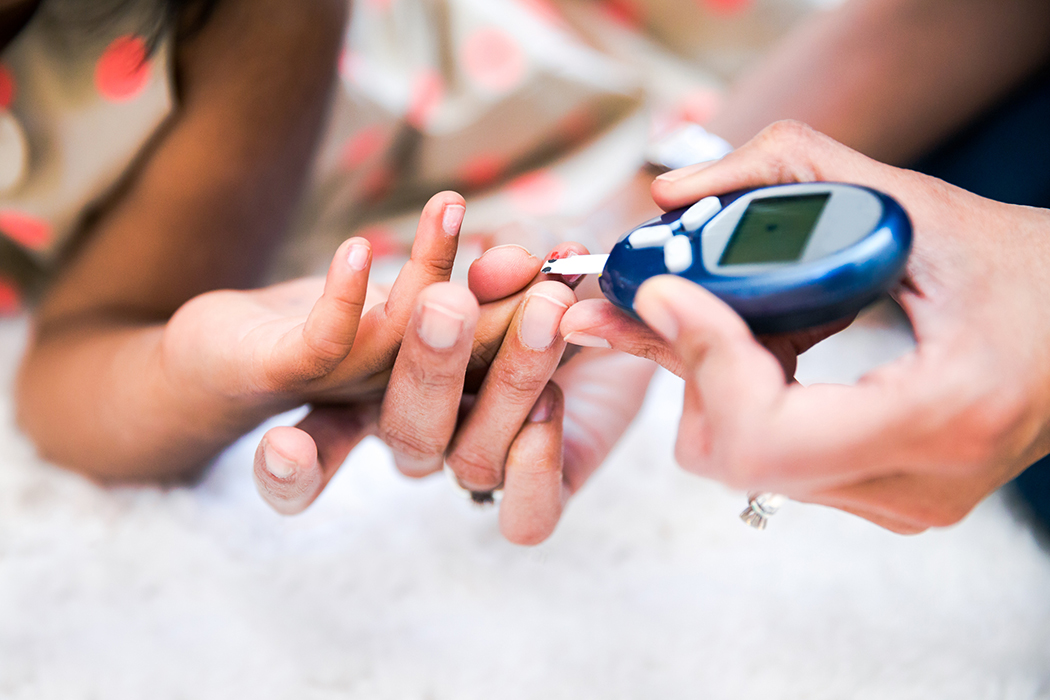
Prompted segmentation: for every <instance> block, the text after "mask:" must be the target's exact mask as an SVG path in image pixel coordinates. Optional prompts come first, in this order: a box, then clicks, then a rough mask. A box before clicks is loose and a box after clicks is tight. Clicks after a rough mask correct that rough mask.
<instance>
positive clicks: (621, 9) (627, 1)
mask: <svg viewBox="0 0 1050 700" xmlns="http://www.w3.org/2000/svg"><path fill="white" fill-rule="evenodd" d="M601 9H602V12H603V13H604V14H605V16H606V17H608V18H609V19H611V20H613V21H614V22H616V23H617V24H620V25H623V26H624V27H627V28H628V29H639V28H641V26H642V25H643V24H645V17H644V15H643V14H642V8H641V7H639V6H638V5H636V4H635V3H633V2H631V0H605V2H603V3H602V5H601Z"/></svg>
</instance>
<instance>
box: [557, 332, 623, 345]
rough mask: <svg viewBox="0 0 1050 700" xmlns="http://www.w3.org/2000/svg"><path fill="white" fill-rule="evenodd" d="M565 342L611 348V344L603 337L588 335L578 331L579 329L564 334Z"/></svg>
mask: <svg viewBox="0 0 1050 700" xmlns="http://www.w3.org/2000/svg"><path fill="white" fill-rule="evenodd" d="M565 342H566V343H572V344H573V345H581V346H583V347H585V348H611V347H612V345H610V344H609V341H608V340H606V339H605V338H599V337H598V336H596V335H589V334H587V333H580V332H579V331H573V332H572V333H569V334H568V335H567V336H565Z"/></svg>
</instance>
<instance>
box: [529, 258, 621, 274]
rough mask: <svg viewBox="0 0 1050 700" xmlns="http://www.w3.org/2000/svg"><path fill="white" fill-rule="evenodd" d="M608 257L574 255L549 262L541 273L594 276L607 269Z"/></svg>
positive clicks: (544, 264) (544, 265)
mask: <svg viewBox="0 0 1050 700" xmlns="http://www.w3.org/2000/svg"><path fill="white" fill-rule="evenodd" d="M608 259H609V256H608V255H573V256H572V257H571V258H562V259H561V260H548V261H547V262H545V263H543V267H542V268H541V269H540V272H544V273H546V274H548V275H593V274H597V273H599V272H601V271H602V270H604V269H605V261H606V260H608Z"/></svg>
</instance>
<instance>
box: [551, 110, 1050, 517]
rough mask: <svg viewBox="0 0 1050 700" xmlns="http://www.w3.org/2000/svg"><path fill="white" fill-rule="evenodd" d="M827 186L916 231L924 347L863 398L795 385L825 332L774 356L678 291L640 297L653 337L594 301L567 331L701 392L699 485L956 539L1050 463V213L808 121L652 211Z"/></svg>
mask: <svg viewBox="0 0 1050 700" xmlns="http://www.w3.org/2000/svg"><path fill="white" fill-rule="evenodd" d="M821 180H828V181H841V182H850V183H855V184H859V185H867V186H870V187H873V188H875V189H878V190H881V191H883V192H886V193H887V194H890V195H892V196H893V197H895V198H896V199H897V200H898V201H899V202H900V203H901V204H902V205H903V206H904V208H905V210H906V211H907V212H908V213H909V215H910V216H911V219H912V222H913V225H914V244H913V250H912V254H911V258H910V260H909V263H908V267H907V273H906V277H905V280H904V282H903V283H902V285H901V286H900V287H899V288H898V289H897V290H896V291H895V293H894V297H895V298H896V300H897V302H898V303H899V304H900V305H901V307H902V308H903V309H904V311H905V312H906V314H907V315H908V318H909V319H910V321H911V324H912V326H913V328H914V331H915V336H916V341H917V346H916V348H915V350H914V351H913V352H911V353H909V354H907V355H905V356H904V357H901V358H899V359H898V360H896V361H894V362H892V363H890V364H888V365H885V366H882V367H879V368H877V369H875V370H873V371H871V372H869V373H868V374H867V375H865V376H864V377H863V378H862V379H861V380H860V381H859V382H858V384H857V385H856V386H837V385H814V386H810V387H805V388H804V387H802V386H800V385H798V384H795V383H791V382H789V381H785V369H787V370H791V369H792V368H793V362H794V354H796V353H797V352H798V351H800V350H802V349H804V348H806V347H808V346H809V345H810V344H812V342H815V341H816V340H818V339H819V338H820V337H821V335H822V333H821V332H817V333H813V332H810V333H807V334H799V335H795V336H784V337H780V338H776V339H772V340H771V339H764V340H766V341H767V344H768V345H770V348H775V349H776V354H774V353H773V352H771V351H770V348H767V347H766V346H764V345H763V344H762V342H760V340H761V339H756V338H755V337H754V336H753V335H752V334H751V332H750V331H749V329H748V328H747V326H746V325H745V324H744V322H743V321H742V319H741V318H740V317H739V316H737V315H736V314H735V313H734V312H733V311H732V310H731V309H730V308H729V307H728V306H726V305H725V304H724V303H722V302H721V301H720V300H718V299H717V298H715V297H714V296H713V295H711V294H709V293H708V292H706V291H705V290H704V289H702V288H701V287H699V286H697V285H695V284H693V283H690V282H688V281H686V280H684V279H682V278H678V277H673V276H663V277H659V278H655V279H653V280H650V281H648V282H647V283H646V284H644V285H643V286H642V287H641V289H640V290H639V292H638V295H637V297H636V300H635V310H636V311H637V313H638V314H639V316H641V318H642V319H644V320H645V322H646V323H647V324H648V326H649V327H650V328H651V329H653V330H650V328H645V327H643V326H642V325H641V324H638V323H636V322H632V321H631V320H630V319H628V318H627V317H626V316H625V315H623V314H620V313H618V312H617V311H616V310H615V309H614V308H613V307H611V305H609V304H607V303H605V302H602V301H588V302H581V303H580V304H578V305H576V306H574V307H573V308H572V309H570V310H569V312H568V313H566V314H565V317H564V318H563V320H562V331H563V333H564V334H566V337H567V338H568V339H569V340H570V341H572V340H573V339H574V336H575V337H576V338H583V339H584V340H587V341H589V342H591V343H592V344H593V343H594V342H597V341H598V340H601V341H605V342H608V343H609V344H611V346H612V347H614V348H618V349H622V350H625V351H627V352H631V353H634V354H638V355H643V356H647V357H652V358H654V359H657V360H658V361H660V362H661V363H662V364H664V365H665V366H667V367H668V368H669V369H671V370H673V371H675V372H677V373H678V374H680V375H681V376H683V377H684V378H685V380H686V388H685V406H684V413H683V417H682V421H681V424H680V426H679V434H678V442H677V451H676V455H677V459H678V461H679V462H680V463H681V464H682V465H683V466H684V467H685V468H687V469H689V470H690V471H693V472H695V473H697V474H701V475H704V476H708V477H711V478H714V479H717V480H719V481H722V482H724V483H727V484H729V485H731V486H735V487H740V488H746V489H752V490H754V489H758V490H763V491H767V490H768V491H776V492H780V493H784V494H787V495H789V496H791V497H793V498H795V499H797V500H802V501H810V502H815V503H822V504H826V505H829V506H833V507H836V508H840V509H842V510H845V511H849V512H851V513H854V514H857V515H859V516H861V517H864V518H867V519H868V520H871V521H872V522H875V523H878V524H879V525H882V526H884V527H886V528H889V529H891V530H894V531H897V532H902V533H914V532H920V531H922V530H924V529H926V528H928V527H933V526H946V525H950V524H952V523H955V522H957V521H959V520H960V519H961V518H963V517H964V516H965V515H966V514H967V513H968V512H969V511H970V510H971V509H972V508H973V507H974V506H975V505H976V504H977V503H978V502H979V501H980V500H981V499H983V498H984V497H985V496H986V495H988V494H989V493H991V492H992V491H993V490H995V489H996V488H998V487H999V486H1000V485H1002V484H1004V483H1005V482H1007V481H1009V480H1010V479H1012V478H1013V477H1014V476H1016V475H1017V474H1018V473H1020V472H1021V471H1022V470H1023V469H1024V468H1025V467H1027V466H1028V465H1029V464H1031V463H1032V462H1033V461H1035V460H1036V459H1037V458H1039V457H1041V456H1042V455H1045V454H1046V453H1047V452H1048V451H1050V305H1048V304H1047V300H1048V299H1050V275H1048V274H1047V269H1050V213H1048V212H1047V211H1045V210H1038V209H1032V208H1026V207H1019V206H1011V205H1006V204H1001V203H998V202H994V201H990V200H987V199H983V198H981V197H977V196H976V195H973V194H971V193H968V192H966V191H964V190H961V189H958V188H955V187H952V186H950V185H948V184H946V183H944V182H941V181H939V180H936V179H933V178H930V177H927V176H924V175H920V174H918V173H914V172H910V171H907V170H901V169H898V168H893V167H890V166H887V165H883V164H881V163H878V162H875V161H873V160H870V159H868V158H866V157H864V156H862V155H860V154H858V153H856V152H855V151H852V150H850V149H848V148H846V147H844V146H842V145H840V144H838V143H836V142H834V141H832V140H831V139H830V138H828V137H826V136H823V135H821V134H819V133H817V132H814V131H812V130H811V129H809V128H808V127H806V126H804V125H801V124H799V123H793V122H780V123H777V124H774V125H773V126H771V127H769V128H767V129H766V130H765V131H763V132H762V133H761V134H759V135H758V136H757V137H756V138H755V139H753V140H752V141H751V142H749V143H748V144H747V145H745V146H743V147H742V148H740V149H738V150H737V151H735V152H734V153H732V154H730V155H728V156H726V157H725V158H724V159H722V160H721V161H718V162H716V163H713V164H710V165H698V166H692V167H690V168H685V169H683V170H680V171H676V172H673V173H668V174H667V175H665V176H662V177H661V178H658V179H657V180H656V182H654V184H653V195H654V198H655V199H656V201H657V203H658V204H660V205H661V206H662V207H664V208H666V209H672V208H676V207H680V206H683V205H685V204H687V203H690V202H693V201H696V200H698V199H700V198H702V197H704V196H707V195H711V194H721V193H724V192H729V191H732V190H736V189H742V188H749V187H757V186H761V185H770V184H778V183H790V182H811V181H821ZM654 330H655V333H654V332H653V331H654ZM824 332H825V333H826V332H827V331H824ZM790 374H791V373H790V371H789V372H788V374H787V378H788V379H790Z"/></svg>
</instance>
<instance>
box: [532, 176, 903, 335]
mask: <svg viewBox="0 0 1050 700" xmlns="http://www.w3.org/2000/svg"><path fill="white" fill-rule="evenodd" d="M911 239H912V229H911V223H910V221H909V219H908V215H907V214H906V213H905V211H904V210H903V209H902V208H901V206H900V205H899V204H898V203H897V202H896V201H895V200H894V199H892V198H891V197H889V196H888V195H885V194H883V193H881V192H877V191H875V190H873V189H869V188H867V187H860V186H856V185H849V184H844V183H836V182H816V183H801V184H790V185H776V186H772V187H761V188H758V189H754V190H746V191H740V192H734V193H731V194H726V195H722V196H718V197H715V196H711V197H705V198H704V199H701V200H700V201H699V202H696V203H695V204H693V205H692V206H689V207H685V208H682V209H678V210H676V211H671V212H668V213H666V214H664V215H663V216H660V217H657V218H655V219H652V220H650V221H647V222H645V223H644V224H642V225H641V226H638V227H637V228H635V229H632V230H631V231H628V232H627V233H626V234H625V235H624V236H623V237H622V238H621V239H620V240H619V241H618V242H617V243H616V245H615V246H614V247H613V249H612V252H611V253H610V254H609V255H585V256H576V257H571V258H564V259H561V260H552V261H549V262H548V263H546V264H545V265H544V267H543V271H544V272H548V273H551V274H562V275H576V274H587V273H592V272H601V277H600V278H599V286H600V287H601V290H602V292H603V293H604V294H605V296H606V297H608V299H609V300H610V301H611V302H612V303H614V304H615V305H616V306H618V307H620V308H622V309H624V310H626V311H628V312H630V313H632V314H633V313H634V311H633V306H634V296H635V293H636V292H637V291H638V287H639V286H641V284H642V283H643V282H645V280H647V279H649V278H650V277H653V276H655V275H663V274H675V275H679V276H681V277H684V278H686V279H689V280H692V281H693V282H696V283H697V284H700V285H702V286H703V287H705V288H706V289H708V290H709V291H711V292H712V293H713V294H715V295H716V296H717V297H719V298H720V299H722V300H723V301H724V302H726V303H727V304H729V306H731V307H732V308H733V309H734V310H735V311H736V312H737V313H739V314H740V315H741V316H742V317H743V318H744V320H745V321H746V322H747V323H748V325H749V326H750V327H751V329H752V331H754V332H755V333H781V332H786V331H794V330H800V329H803V328H809V327H813V326H819V325H822V324H824V323H829V322H831V321H835V320H838V319H841V318H843V317H847V316H850V315H852V314H855V313H856V312H858V311H860V310H861V309H862V308H863V307H864V306H866V305H867V304H869V303H871V302H872V301H874V300H875V299H876V298H877V297H879V296H880V295H881V294H883V293H885V292H886V291H888V290H889V289H891V288H892V287H893V286H894V285H895V284H897V282H898V281H899V280H900V278H901V276H902V275H903V273H904V265H905V262H906V261H907V258H908V252H909V251H910V249H911Z"/></svg>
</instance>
